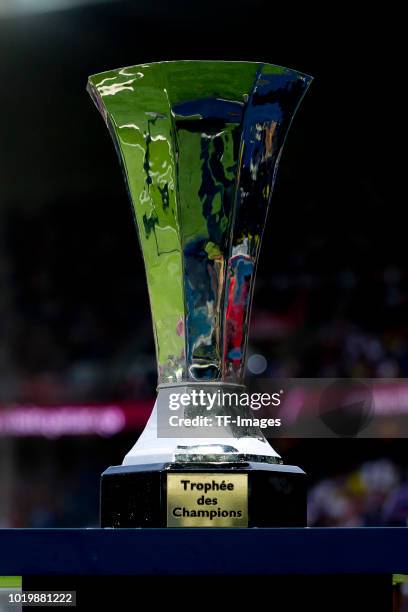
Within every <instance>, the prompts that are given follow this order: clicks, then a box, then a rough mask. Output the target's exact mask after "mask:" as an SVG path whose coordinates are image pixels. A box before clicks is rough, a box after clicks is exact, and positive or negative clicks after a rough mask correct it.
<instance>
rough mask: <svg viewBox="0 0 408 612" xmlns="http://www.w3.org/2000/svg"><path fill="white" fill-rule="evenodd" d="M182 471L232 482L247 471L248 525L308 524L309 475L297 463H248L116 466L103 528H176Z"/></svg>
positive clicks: (109, 479) (108, 474)
mask: <svg viewBox="0 0 408 612" xmlns="http://www.w3.org/2000/svg"><path fill="white" fill-rule="evenodd" d="M177 472H179V473H180V472H182V473H186V474H187V473H188V474H190V473H191V476H192V479H193V478H194V477H195V478H196V479H199V478H200V474H201V475H203V474H214V476H216V475H217V476H218V477H220V476H223V475H225V476H226V482H228V476H229V475H232V474H247V487H248V488H247V515H246V521H247V522H246V524H245V525H242V526H248V527H305V526H306V474H305V473H304V472H303V471H302V470H301V469H300V468H298V467H295V466H290V465H280V464H268V463H255V462H248V463H235V464H232V463H217V464H211V463H208V464H191V463H188V464H182V463H180V464H179V463H177V464H173V463H160V464H151V465H136V466H131V465H129V466H113V467H110V468H108V469H107V470H106V471H105V472H104V473H103V474H102V477H101V527H117V528H129V527H168V526H176V525H173V524H172V523H171V521H170V522H169V514H168V499H167V482H168V475H169V474H170V475H173V474H176V475H177ZM245 480H246V479H245ZM200 495H201V491H200ZM177 512H178V513H180V511H177ZM180 526H184V525H180ZM187 526H194V524H190V525H187ZM200 526H208V525H200V524H197V527H200ZM216 526H219V525H217V524H214V527H216ZM226 526H232V527H233V526H235V525H234V524H231V525H226Z"/></svg>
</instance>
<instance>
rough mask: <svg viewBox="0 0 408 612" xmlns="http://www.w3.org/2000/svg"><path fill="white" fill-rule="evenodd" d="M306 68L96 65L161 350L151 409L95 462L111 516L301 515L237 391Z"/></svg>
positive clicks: (243, 520) (93, 81) (264, 519)
mask: <svg viewBox="0 0 408 612" xmlns="http://www.w3.org/2000/svg"><path fill="white" fill-rule="evenodd" d="M311 80H312V79H311V77H310V76H307V75H305V74H301V73H299V72H296V71H294V70H289V69H287V68H282V67H280V66H275V65H272V64H266V63H256V62H241V61H236V62H230V61H187V60H186V61H169V62H158V63H151V64H140V65H137V66H131V67H127V68H122V69H118V70H112V71H108V72H103V73H101V74H97V75H94V76H91V77H90V78H89V82H88V91H89V93H90V95H91V97H92V99H93V101H94V102H95V104H96V106H97V108H98V109H99V111H100V112H101V114H102V116H103V118H104V120H105V122H106V124H107V126H108V128H109V130H110V133H111V136H112V138H113V141H114V143H115V146H116V149H117V153H118V155H119V158H120V161H121V165H122V168H123V172H124V175H125V180H126V183H127V187H128V190H129V195H130V200H131V203H132V206H133V211H134V219H135V222H136V227H137V233H138V236H139V241H140V247H141V251H142V255H143V259H144V264H145V270H146V278H147V285H148V291H149V298H150V305H151V312H152V321H153V331H154V338H155V346H156V356H157V362H158V395H157V400H156V403H155V407H154V409H153V412H152V414H151V417H150V419H149V421H148V424H147V426H146V428H145V430H144V432H143V433H142V434H141V436H140V438H139V439H138V441H137V443H136V444H135V446H134V447H133V448H132V449H131V450H130V451H129V453H128V454H127V455H126V456H125V458H124V461H123V464H122V465H121V466H113V467H110V468H108V469H107V470H106V471H105V472H104V473H103V474H102V477H101V525H102V526H103V527H276V526H303V525H305V522H306V518H305V516H306V485H305V473H304V472H303V470H301V469H300V468H299V467H296V466H290V465H284V464H283V462H282V460H281V458H280V456H279V455H278V453H276V452H275V451H274V450H273V448H272V447H271V446H270V445H269V443H268V442H267V440H266V439H265V437H264V435H263V433H262V431H261V429H260V428H259V427H258V426H256V425H253V424H251V418H250V415H249V418H242V417H243V415H244V416H248V410H247V409H246V408H245V407H242V406H241V402H240V398H241V396H242V393H243V392H244V390H245V387H244V384H243V379H244V367H245V353H246V346H247V339H248V328H249V318H250V310H251V301H252V295H253V290H254V282H255V272H256V265H257V260H258V255H259V249H260V245H261V239H262V234H263V229H264V226H265V222H266V217H267V211H268V206H269V202H270V199H271V195H272V190H273V185H274V180H275V176H276V171H277V167H278V162H279V159H280V155H281V152H282V147H283V144H284V141H285V137H286V134H287V132H288V129H289V126H290V124H291V121H292V119H293V116H294V114H295V112H296V110H297V108H298V105H299V104H300V101H301V99H302V97H303V95H304V93H305V92H306V90H307V88H308V86H309V84H310V82H311ZM225 397H227V398H228V399H229V401H228V402H226V401H224V399H225ZM241 421H244V422H245V425H244V426H242V424H241ZM214 424H215V427H212V425H214Z"/></svg>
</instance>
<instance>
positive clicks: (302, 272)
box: [0, 0, 408, 527]
mask: <svg viewBox="0 0 408 612" xmlns="http://www.w3.org/2000/svg"><path fill="white" fill-rule="evenodd" d="M70 5H71V6H70ZM74 5H75V6H74ZM57 8H58V10H55V9H57ZM289 9H290V10H289ZM289 9H285V7H284V6H283V5H281V4H278V3H274V2H263V1H262V0H255V1H253V2H250V3H249V2H246V1H244V0H235V1H234V2H232V1H229V0H227V1H225V2H221V3H220V2H214V1H213V0H211V1H210V2H207V3H206V4H205V5H204V4H203V5H200V6H199V7H198V6H195V5H194V4H191V3H188V2H184V1H182V0H173V2H172V3H171V5H169V4H167V3H166V2H164V0H158V1H156V2H154V3H148V2H147V1H143V2H121V1H116V2H108V1H107V2H101V3H88V4H87V3H84V4H82V3H81V2H73V1H72V2H68V0H67V1H66V2H63V1H62V0H60V1H59V2H58V1H57V0H54V1H53V0H37V1H36V2H35V1H34V0H31V2H30V1H29V0H24V1H23V0H7V1H5V2H3V3H2V4H1V5H0V87H1V90H0V117H1V121H0V338H1V341H0V527H7V526H12V527H56V526H76V527H79V526H93V525H97V522H98V486H99V474H100V472H101V471H102V470H103V469H104V468H105V467H107V466H108V465H110V464H116V463H119V462H121V460H122V458H123V455H124V454H125V452H126V451H127V450H128V449H129V448H130V446H131V445H132V444H133V442H134V440H135V438H136V437H137V434H138V431H140V428H141V427H142V424H143V421H144V420H145V418H146V416H147V414H148V411H149V407H150V406H151V404H152V401H153V398H154V389H155V382H156V372H155V359H154V352H153V336H152V331H151V325H150V316H149V305H148V297H147V290H146V285H145V282H144V273H143V263H142V259H141V255H140V253H139V250H138V244H137V239H136V233H135V230H134V227H133V220H132V216H131V209H130V205H129V203H128V200H127V194H126V190H125V185H124V182H123V179H122V176H121V171H120V167H119V164H118V162H117V159H116V157H115V152H114V148H113V145H112V143H111V142H110V139H109V135H108V133H107V130H106V129H105V127H104V126H103V124H102V121H101V118H100V117H99V115H98V113H97V112H96V110H95V109H94V108H93V105H92V103H91V100H90V99H89V97H88V95H87V94H86V92H85V84H86V80H87V76H88V75H89V74H92V73H95V72H101V71H103V70H105V69H110V68H115V67H118V66H125V65H131V64H136V63H139V62H146V61H157V60H161V59H180V58H191V59H194V58H197V59H203V58H204V59H220V58H223V59H255V60H265V61H268V62H272V63H276V64H281V65H284V66H289V67H293V68H296V69H299V70H301V71H303V72H307V73H309V74H312V75H314V76H315V82H314V83H313V85H312V87H311V89H310V91H309V93H308V95H307V96H306V98H305V100H304V103H303V105H302V107H301V109H300V111H299V114H298V115H297V118H296V120H295V124H294V127H293V130H292V132H291V133H290V135H289V137H288V141H287V146H286V149H285V151H284V155H283V158H282V162H281V166H280V174H279V178H278V182H277V185H276V190H275V195H274V200H273V204H272V208H271V212H270V216H269V223H268V227H267V230H266V234H265V238H264V242H263V248H262V253H261V261H260V266H259V272H258V280H257V285H256V291H255V299H254V310H253V316H252V328H251V336H250V347H249V351H250V354H251V355H262V356H263V357H264V358H265V360H266V369H265V370H264V371H263V372H262V373H261V375H262V376H264V377H265V376H268V377H281V378H282V377H331V378H333V377H351V378H361V377H371V378H381V377H386V378H393V377H395V378H397V377H408V326H407V299H408V293H407V265H406V264H407V255H406V246H405V234H406V228H405V225H404V223H403V217H402V213H401V203H400V200H399V198H398V197H394V196H391V195H390V194H391V189H390V187H391V186H392V185H393V183H394V178H395V172H396V171H395V165H396V163H395V162H396V159H395V158H396V153H395V152H394V151H393V149H392V148H390V140H389V138H390V133H392V132H394V131H395V128H396V123H397V121H398V103H397V102H396V100H395V98H394V97H393V96H392V95H390V89H392V86H391V84H392V83H393V73H392V69H391V68H390V58H391V56H392V55H393V53H394V50H393V48H392V46H391V45H390V44H388V46H387V48H386V50H385V48H384V46H383V45H382V44H381V41H382V40H383V38H384V36H385V35H386V34H387V32H389V31H390V28H391V25H390V24H389V23H388V21H387V16H386V15H384V13H383V12H382V11H381V10H380V7H379V8H378V9H376V8H374V7H371V9H370V13H369V14H365V15H363V16H362V17H361V18H358V17H357V16H356V14H355V12H354V11H353V10H352V9H351V8H350V7H347V6H345V5H342V6H341V8H340V7H337V8H336V6H335V5H333V6H332V7H331V9H330V12H329V11H328V10H327V12H324V11H323V10H322V9H319V10H318V9H317V8H316V9H315V10H314V9H313V8H312V7H310V6H308V7H307V9H305V10H303V11H301V10H299V9H298V10H294V9H293V8H290V7H289ZM376 11H378V13H376ZM255 361H256V360H255ZM252 363H254V361H252ZM250 374H251V373H250ZM251 375H252V376H254V375H255V374H254V373H252V374H251ZM90 409H92V410H100V411H101V413H100V414H101V415H102V416H101V418H98V415H96V417H95V412H92V414H91V415H90V412H89V410H90ZM47 410H48V411H49V412H46V411H47ZM36 411H37V412H36ZM44 411H45V412H46V414H49V415H53V416H52V418H51V417H50V418H49V419H48V420H47V419H44V418H42V420H41V423H42V425H41V427H40V431H37V430H36V432H35V433H36V435H33V432H32V431H30V424H29V423H30V422H31V421H30V418H31V419H32V417H33V415H34V416H35V415H37V416H38V415H39V414H43V412H44ZM58 411H59V415H60V418H59V420H56V416H55V415H56V413H57V412H58ZM121 411H123V414H125V413H126V419H125V420H124V418H121V416H120V415H121ZM102 417H103V418H102ZM75 431H76V432H77V434H75ZM78 431H82V435H78ZM58 432H59V434H64V435H58ZM275 446H276V447H277V448H278V450H280V451H281V452H282V454H283V456H284V458H285V460H286V461H287V462H294V463H298V464H300V465H301V466H302V467H304V468H305V469H306V470H307V471H308V473H309V475H310V499H309V523H310V524H311V525H376V524H407V517H408V459H407V454H406V450H405V448H406V442H405V440H395V439H394V440H393V439H387V438H383V439H381V440H347V439H338V440H302V441H296V440H280V441H278V442H277V443H276V444H275Z"/></svg>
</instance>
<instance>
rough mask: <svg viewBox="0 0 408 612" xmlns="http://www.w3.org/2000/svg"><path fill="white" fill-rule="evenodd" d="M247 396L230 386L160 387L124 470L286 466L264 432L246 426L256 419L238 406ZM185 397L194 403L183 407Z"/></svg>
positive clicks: (242, 389)
mask: <svg viewBox="0 0 408 612" xmlns="http://www.w3.org/2000/svg"><path fill="white" fill-rule="evenodd" d="M243 393H245V387H243V386H241V385H233V384H228V383H207V384H205V383H191V384H179V385H177V384H176V385H161V386H160V387H159V388H158V396H157V400H156V402H155V405H154V408H153V411H152V414H151V416H150V418H149V421H148V423H147V425H146V427H145V429H144V431H143V433H142V434H141V436H140V437H139V439H138V441H137V442H136V444H135V445H134V447H133V448H132V449H131V450H130V451H129V453H128V454H127V455H126V456H125V458H124V461H123V465H146V464H149V463H153V464H155V463H160V462H171V463H194V464H197V463H210V462H215V463H221V462H222V463H224V462H232V463H245V462H248V461H252V462H260V463H281V459H280V456H279V455H278V453H276V451H275V450H274V449H273V448H272V447H271V445H270V444H269V443H268V441H267V440H266V438H265V436H264V435H263V433H262V431H261V430H260V429H259V427H257V426H253V425H251V424H245V425H242V422H243V421H244V419H245V421H244V422H246V423H248V422H249V423H251V422H252V418H251V417H253V415H251V414H249V412H248V410H245V409H244V408H242V406H240V405H239V402H240V398H241V397H242V394H243ZM182 397H183V398H185V399H186V400H187V399H188V398H189V399H190V403H189V404H188V405H184V406H183V405H182V403H181V402H180V399H181V398H182ZM194 399H195V400H196V402H195V403H194V402H193V400H194ZM186 421H187V423H188V425H186V424H185V423H186Z"/></svg>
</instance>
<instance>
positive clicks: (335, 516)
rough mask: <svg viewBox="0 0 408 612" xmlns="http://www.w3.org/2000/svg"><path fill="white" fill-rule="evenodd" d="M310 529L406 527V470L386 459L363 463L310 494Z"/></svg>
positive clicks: (325, 482)
mask: <svg viewBox="0 0 408 612" xmlns="http://www.w3.org/2000/svg"><path fill="white" fill-rule="evenodd" d="M308 524H309V525H310V526H311V527H378V526H392V527H405V526H408V470H407V469H406V467H405V468H404V469H402V468H401V467H399V466H397V465H396V464H394V463H393V462H392V461H390V460H388V459H378V460H375V461H369V462H366V463H363V464H362V465H361V466H359V467H358V468H356V469H355V470H353V471H350V472H346V473H344V474H340V475H336V476H331V477H329V478H325V479H324V480H321V481H320V482H318V483H316V484H315V485H314V486H313V487H312V488H311V490H310V491H309V499H308Z"/></svg>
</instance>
